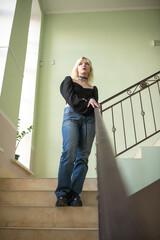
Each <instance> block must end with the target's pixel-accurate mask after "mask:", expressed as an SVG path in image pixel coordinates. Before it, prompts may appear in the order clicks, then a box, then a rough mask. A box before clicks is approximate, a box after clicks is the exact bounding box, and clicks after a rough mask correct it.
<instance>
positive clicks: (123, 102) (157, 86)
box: [100, 71, 160, 156]
mask: <svg viewBox="0 0 160 240" xmlns="http://www.w3.org/2000/svg"><path fill="white" fill-rule="evenodd" d="M100 111H101V114H102V115H103V119H104V121H105V123H106V126H107V130H108V132H109V137H110V140H111V142H112V143H113V149H114V156H119V155H120V154H122V153H124V152H126V151H128V150H129V149H131V148H133V147H135V146H136V145H138V144H140V143H141V142H143V141H144V140H146V139H148V138H150V137H152V136H153V135H155V134H157V133H158V132H160V121H159V119H160V71H159V72H156V73H155V74H153V75H151V76H149V77H147V78H145V79H143V80H141V81H139V82H138V83H136V84H134V85H132V86H131V87H129V88H126V89H125V90H123V91H121V92H119V93H118V94H116V95H114V96H112V97H110V98H108V99H107V100H105V101H103V102H101V103H100Z"/></svg>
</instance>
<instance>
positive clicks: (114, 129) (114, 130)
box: [111, 107, 117, 155]
mask: <svg viewBox="0 0 160 240" xmlns="http://www.w3.org/2000/svg"><path fill="white" fill-rule="evenodd" d="M111 112H112V123H113V127H112V132H113V140H114V151H115V155H116V154H117V148H116V130H117V129H116V128H115V125H114V113H113V107H111Z"/></svg>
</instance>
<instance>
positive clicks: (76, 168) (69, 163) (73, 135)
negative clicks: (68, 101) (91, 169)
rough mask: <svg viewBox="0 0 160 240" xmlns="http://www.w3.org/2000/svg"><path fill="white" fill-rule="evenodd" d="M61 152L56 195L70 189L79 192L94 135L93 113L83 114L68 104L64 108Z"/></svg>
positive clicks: (86, 168)
mask: <svg viewBox="0 0 160 240" xmlns="http://www.w3.org/2000/svg"><path fill="white" fill-rule="evenodd" d="M62 136H63V152H62V155H61V159H60V166H59V173H58V187H57V189H56V191H55V194H56V196H57V197H59V196H62V195H66V194H67V192H68V191H70V190H72V191H74V192H76V193H78V194H80V193H81V191H82V188H83V183H84V180H85V177H86V174H87V171H88V157H89V155H90V152H91V148H92V144H93V140H94V136H95V119H94V113H93V114H91V115H89V116H83V115H82V114H80V113H77V112H75V111H74V110H73V109H72V108H71V107H70V106H68V107H66V108H65V109H64V117H63V124H62Z"/></svg>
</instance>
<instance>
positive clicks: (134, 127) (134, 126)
mask: <svg viewBox="0 0 160 240" xmlns="http://www.w3.org/2000/svg"><path fill="white" fill-rule="evenodd" d="M130 104H131V111H132V119H133V129H134V136H135V142H136V143H137V134H136V125H135V119H134V111H133V103H132V97H131V96H130Z"/></svg>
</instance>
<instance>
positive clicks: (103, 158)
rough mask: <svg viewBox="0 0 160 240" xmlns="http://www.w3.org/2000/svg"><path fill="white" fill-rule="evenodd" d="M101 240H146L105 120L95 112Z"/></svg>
mask: <svg viewBox="0 0 160 240" xmlns="http://www.w3.org/2000/svg"><path fill="white" fill-rule="evenodd" d="M95 120H96V149H97V153H96V155H97V179H98V209H99V240H142V239H145V238H143V237H142V235H141V234H140V229H139V227H138V226H137V223H138V222H137V219H136V221H135V218H134V215H133V212H132V209H131V207H130V206H129V201H128V197H127V195H126V193H125V189H124V186H123V183H122V180H121V177H120V173H119V171H118V168H117V164H116V161H115V158H114V155H113V151H112V147H111V144H110V142H109V139H108V136H107V132H106V129H105V126H104V123H103V119H102V117H101V114H100V112H99V110H98V109H97V108H96V109H95Z"/></svg>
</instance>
